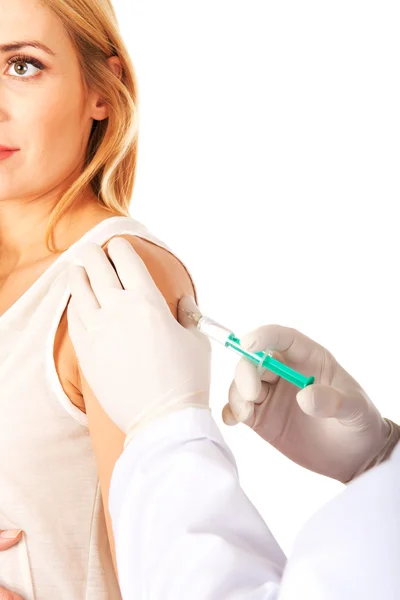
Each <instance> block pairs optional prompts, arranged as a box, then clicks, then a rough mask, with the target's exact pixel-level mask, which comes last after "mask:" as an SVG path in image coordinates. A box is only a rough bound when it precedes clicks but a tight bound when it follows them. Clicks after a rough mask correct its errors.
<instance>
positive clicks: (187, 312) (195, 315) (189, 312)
mask: <svg viewBox="0 0 400 600" xmlns="http://www.w3.org/2000/svg"><path fill="white" fill-rule="evenodd" d="M168 304H170V305H171V306H175V308H177V309H178V310H181V311H182V312H184V313H185V315H186V316H187V317H189V319H192V321H194V322H195V323H196V325H197V323H198V322H199V321H200V319H201V317H202V315H201V313H195V312H193V311H192V310H187V309H186V308H182V307H180V306H178V305H177V304H173V302H168Z"/></svg>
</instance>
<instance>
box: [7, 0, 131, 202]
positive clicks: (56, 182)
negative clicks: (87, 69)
mask: <svg viewBox="0 0 400 600" xmlns="http://www.w3.org/2000/svg"><path fill="white" fill-rule="evenodd" d="M25 40H31V41H32V40H36V41H38V42H41V43H43V44H45V45H46V46H47V47H48V48H49V49H50V51H51V53H47V52H46V51H45V50H44V49H39V48H32V47H29V46H26V47H23V48H20V49H18V50H6V51H5V49H4V46H6V45H7V44H11V43H12V42H20V41H25ZM19 55H27V56H29V57H30V59H29V61H28V60H26V59H25V58H19V59H18V56H19ZM15 60H16V61H17V62H15V63H13V62H11V63H10V64H8V62H9V61H15ZM109 61H112V62H110V66H111V68H113V67H115V70H118V69H119V67H118V66H117V65H116V63H118V59H116V58H114V57H113V59H109ZM107 116H108V112H107V107H106V106H105V105H104V104H103V103H102V102H101V98H100V97H99V95H98V94H96V93H90V95H89V96H85V95H84V90H83V86H82V83H81V77H80V71H79V65H78V60H77V56H76V54H75V50H74V48H73V46H72V43H71V41H70V40H69V38H68V35H67V34H66V32H65V30H64V28H63V25H62V24H61V22H60V21H59V20H58V18H57V17H56V16H55V15H54V14H53V13H52V12H51V11H50V10H49V9H47V8H44V7H43V6H41V5H40V4H39V2H38V1H37V0H0V146H1V145H3V146H8V147H12V148H19V152H16V153H15V154H13V155H12V156H11V157H9V158H7V159H6V160H0V205H1V204H2V203H4V202H10V201H16V200H17V201H20V202H23V203H24V204H25V202H27V201H34V200H37V199H38V198H47V199H48V200H49V203H51V199H52V198H54V197H55V196H56V195H57V194H60V193H62V192H63V191H64V190H65V189H67V188H68V187H69V185H70V183H71V182H72V181H74V180H75V179H76V178H77V177H78V175H79V173H80V172H81V170H82V165H83V161H84V157H85V151H86V146H87V143H88V139H89V135H90V131H91V127H92V123H93V119H96V120H102V119H104V118H106V117H107Z"/></svg>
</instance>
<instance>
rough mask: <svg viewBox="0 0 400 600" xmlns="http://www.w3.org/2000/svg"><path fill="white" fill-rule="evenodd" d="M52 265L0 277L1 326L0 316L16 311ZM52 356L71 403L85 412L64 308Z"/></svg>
mask: <svg viewBox="0 0 400 600" xmlns="http://www.w3.org/2000/svg"><path fill="white" fill-rule="evenodd" d="M53 260H54V257H53ZM51 262H52V261H50V263H49V261H45V262H44V264H42V265H40V266H39V267H36V268H32V269H25V270H24V271H23V272H21V273H18V274H13V275H12V276H8V277H4V276H1V275H0V323H1V319H2V316H3V315H6V313H8V311H10V310H14V308H17V306H16V305H17V304H18V303H19V302H20V301H21V299H22V298H23V297H24V296H25V295H26V294H29V293H30V290H31V287H32V286H33V285H34V284H35V282H36V281H37V279H38V278H39V277H40V276H41V275H42V274H43V273H44V271H45V270H46V268H47V267H48V266H49V264H51ZM33 351H34V349H33V348H32V352H33ZM53 357H54V365H55V368H56V371H57V375H58V378H59V381H60V383H61V386H62V388H63V390H64V392H65V394H66V395H67V397H68V398H69V400H70V401H71V402H72V404H74V405H75V406H77V407H78V408H79V409H80V410H82V411H83V412H86V411H85V406H84V402H83V397H82V394H81V392H80V380H79V371H78V362H77V358H76V354H75V351H74V348H73V345H72V342H71V339H70V336H69V333H68V320H67V308H65V310H64V312H63V314H62V317H61V319H60V321H59V323H58V326H57V330H56V333H55V335H54V344H53Z"/></svg>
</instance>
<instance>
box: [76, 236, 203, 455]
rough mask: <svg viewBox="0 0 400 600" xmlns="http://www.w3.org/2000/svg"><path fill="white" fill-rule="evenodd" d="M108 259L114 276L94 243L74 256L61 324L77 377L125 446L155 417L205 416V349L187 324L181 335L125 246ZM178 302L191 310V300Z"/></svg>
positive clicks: (118, 241)
mask: <svg viewBox="0 0 400 600" xmlns="http://www.w3.org/2000/svg"><path fill="white" fill-rule="evenodd" d="M108 254H109V257H110V259H111V260H112V262H113V263H114V265H115V269H116V271H117V273H116V272H115V270H114V268H113V266H112V263H111V262H110V260H109V259H108V258H107V256H106V254H105V252H104V251H103V249H102V248H101V246H99V245H97V244H94V243H88V244H86V245H85V246H84V247H83V249H82V251H81V252H80V253H79V259H80V260H81V262H82V264H83V266H78V265H77V264H72V265H71V266H70V269H71V270H70V273H69V287H70V292H71V295H72V298H71V300H70V303H69V306H68V312H67V318H68V328H69V333H70V336H71V341H72V344H73V346H74V348H75V352H76V355H77V358H78V361H79V364H80V367H81V369H82V372H83V375H84V377H85V379H86V380H87V382H88V384H89V385H90V387H91V388H92V390H93V393H94V395H95V396H96V398H97V399H98V401H99V402H100V404H101V406H102V407H103V408H104V410H105V411H106V413H107V414H108V416H109V417H110V418H111V419H112V420H113V421H114V423H115V424H116V425H117V426H118V427H119V428H120V429H121V430H122V431H123V432H124V433H126V434H128V437H127V440H126V441H125V445H126V444H127V443H128V442H129V441H130V439H131V437H132V435H133V434H134V433H135V432H136V431H137V430H138V429H139V428H142V427H143V426H146V425H147V424H148V423H149V422H151V421H152V420H153V419H155V418H157V417H159V416H161V415H164V414H166V413H168V412H171V411H175V410H179V409H183V408H187V407H196V408H206V409H209V389H210V371H211V369H210V366H211V345H210V343H209V341H208V339H207V338H206V337H205V336H204V335H202V334H201V333H200V332H199V331H198V330H197V329H196V327H195V325H192V324H191V323H190V321H188V319H187V318H186V317H183V318H182V322H185V323H186V326H185V327H184V326H182V325H181V324H180V323H178V322H177V321H176V319H175V318H174V317H173V315H172V313H171V310H170V308H169V307H168V304H167V302H166V301H165V299H164V297H163V295H162V294H161V292H160V291H159V289H158V288H157V286H156V285H155V283H154V281H153V279H152V277H151V275H150V273H149V272H148V270H147V268H146V266H145V264H144V262H143V261H142V259H141V258H140V257H139V256H138V254H137V253H136V252H135V250H134V249H133V248H132V246H131V245H130V244H129V242H128V241H127V240H124V239H123V238H115V239H112V240H111V241H110V243H109V245H108ZM74 262H78V261H77V260H76V259H75V261H74ZM117 274H118V276H117ZM118 277H119V279H120V281H121V282H120V281H119V279H118ZM121 283H122V285H121ZM122 286H123V287H122ZM181 302H182V304H183V303H184V306H183V308H187V309H188V310H196V304H195V303H194V300H193V299H192V298H191V297H189V296H186V297H185V298H183V299H181ZM182 314H184V313H182ZM185 319H186V321H185Z"/></svg>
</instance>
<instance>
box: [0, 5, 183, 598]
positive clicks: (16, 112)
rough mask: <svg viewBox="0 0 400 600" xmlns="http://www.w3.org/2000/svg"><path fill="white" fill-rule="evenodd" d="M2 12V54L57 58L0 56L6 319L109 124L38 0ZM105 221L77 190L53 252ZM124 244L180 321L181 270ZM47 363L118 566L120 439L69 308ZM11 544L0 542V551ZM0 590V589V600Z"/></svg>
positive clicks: (87, 193)
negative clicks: (87, 461)
mask: <svg viewBox="0 0 400 600" xmlns="http://www.w3.org/2000/svg"><path fill="white" fill-rule="evenodd" d="M0 14H1V19H0V46H1V45H3V44H6V43H10V42H12V41H17V40H18V41H19V40H27V39H29V40H39V41H41V42H42V43H44V44H46V45H47V46H48V47H49V48H50V49H51V50H52V51H53V52H54V53H55V56H51V55H49V54H47V53H46V52H44V51H43V50H38V49H35V48H27V47H26V48H23V49H21V50H18V51H12V52H7V53H6V54H3V53H2V52H1V49H0V144H2V145H4V146H9V147H13V148H14V147H15V148H19V149H20V151H19V152H17V153H16V154H14V155H13V156H12V157H11V158H8V159H7V160H5V161H0V290H1V292H2V298H1V299H0V314H3V313H4V312H5V310H7V308H9V306H11V304H13V303H14V302H15V301H16V299H17V298H18V297H19V296H20V295H22V293H24V292H25V291H26V290H27V289H28V287H30V285H32V283H33V282H34V281H35V280H36V279H37V278H38V277H39V276H40V275H41V273H43V272H44V270H45V269H46V268H48V267H49V266H50V264H51V263H52V262H54V260H56V258H57V256H58V254H54V253H53V254H52V253H50V252H49V251H48V250H47V249H46V245H45V229H46V224H47V220H48V217H49V214H50V212H51V211H52V209H53V208H54V207H55V205H56V204H57V202H58V200H59V198H60V196H61V194H62V193H63V191H64V190H66V189H67V188H68V187H69V185H70V184H71V183H72V182H73V181H74V180H75V179H76V178H77V177H78V175H79V173H80V172H81V170H82V166H83V161H84V156H85V149H86V146H87V142H88V139H89V135H90V131H91V127H92V123H93V120H94V119H96V120H99V121H100V120H103V119H106V118H107V117H108V107H107V105H106V104H105V103H104V102H103V100H102V98H101V97H100V96H99V94H98V93H96V91H90V93H89V94H88V95H87V96H85V94H84V90H83V88H82V84H81V81H80V72H79V66H78V60H77V57H76V55H75V50H74V48H73V46H72V44H71V42H70V40H69V38H68V36H67V34H66V33H65V31H64V29H63V27H62V25H61V24H60V22H59V21H58V19H57V18H56V17H55V16H54V15H53V14H52V13H51V12H50V11H49V10H48V9H45V8H43V7H42V6H41V5H39V4H38V2H36V1H35V0H12V2H10V1H9V0H0ZM21 52H22V53H24V54H27V55H28V56H30V57H33V58H34V59H36V60H38V61H40V62H41V63H42V64H43V65H45V67H46V69H45V70H43V71H40V70H38V69H37V68H36V67H35V66H34V65H32V64H30V63H29V62H24V61H23V60H22V62H20V63H17V64H16V65H15V64H12V65H8V64H7V61H8V60H9V59H11V58H13V57H15V56H17V55H18V54H20V53H21ZM107 63H108V65H109V68H110V69H112V70H113V71H114V72H115V73H116V74H120V73H121V64H120V61H119V59H118V58H117V57H112V58H110V59H108V60H107ZM54 132H57V134H56V135H55V134H54ZM21 173H23V176H22V177H21ZM111 216H113V213H110V212H109V211H108V210H106V209H104V208H103V207H102V206H100V205H99V203H98V200H97V198H96V197H95V196H94V194H93V192H92V191H91V190H90V189H87V190H84V192H83V193H82V194H81V197H80V198H79V199H78V201H77V202H76V203H75V205H74V207H73V209H72V210H70V211H69V213H67V214H66V215H65V216H63V217H62V218H61V220H60V221H59V222H58V223H57V225H56V227H55V229H54V241H55V243H56V245H57V247H61V248H67V247H69V246H70V245H71V244H73V243H74V242H76V241H77V240H78V239H80V238H81V237H82V235H83V234H84V233H85V232H86V231H88V230H89V229H90V228H92V227H93V226H95V225H96V224H97V223H99V222H101V221H102V220H104V219H106V218H108V217H111ZM122 237H125V238H126V239H128V241H129V242H130V243H131V244H132V246H133V247H134V249H135V250H136V252H137V253H138V254H139V255H140V256H141V258H142V259H143V261H144V262H145V264H146V266H147V268H148V270H149V272H150V274H151V275H152V277H153V279H154V281H155V283H156V285H157V286H158V288H159V289H160V291H161V292H162V293H163V295H164V297H165V299H166V301H167V302H169V303H170V304H169V305H170V307H171V312H172V314H173V315H174V317H175V318H177V309H176V305H177V304H178V301H179V298H181V297H182V296H184V295H192V296H195V292H194V288H193V285H192V281H191V278H190V276H189V275H188V273H187V271H186V269H185V268H184V267H183V265H182V264H181V263H180V262H179V260H178V259H176V257H174V256H173V255H172V254H170V253H169V252H168V251H166V250H164V249H162V248H159V247H158V246H156V245H155V244H152V243H151V242H148V241H146V240H142V239H140V238H138V237H134V236H122ZM108 241H109V240H108ZM107 245H108V242H107V243H106V244H104V245H103V249H104V250H105V252H106V254H107ZM174 305H175V306H174ZM54 357H55V363H56V368H57V372H58V374H59V378H60V382H61V384H62V386H63V389H64V391H65V392H66V394H67V396H68V397H69V398H70V400H71V402H73V404H75V405H76V406H78V407H79V408H80V409H81V410H82V411H83V412H86V413H87V416H88V425H89V433H90V435H91V439H92V443H93V450H94V453H95V457H96V461H97V466H98V472H99V480H100V486H101V490H102V497H103V504H104V510H105V519H106V525H107V531H108V537H109V542H110V548H111V553H112V557H113V561H114V568H116V560H115V551H114V541H113V534H112V528H111V520H110V515H109V512H108V492H109V486H110V479H111V474H112V470H113V468H114V465H115V462H116V460H117V459H118V457H119V456H120V454H121V452H122V449H123V442H124V435H123V434H122V432H121V431H120V430H119V429H118V428H117V427H116V426H115V425H114V423H112V421H110V419H109V418H108V417H107V415H106V414H105V413H104V411H103V410H102V408H101V406H100V405H99V403H98V402H97V399H96V398H95V397H94V395H93V393H92V391H91V389H90V388H89V386H88V385H87V383H86V382H85V379H84V376H83V373H82V372H81V371H80V369H79V367H78V363H77V359H76V356H75V352H74V349H73V346H72V343H71V340H70V338H69V334H68V327H67V320H66V310H65V312H64V315H63V317H62V319H61V321H60V326H59V328H58V331H57V335H56V339H55V346H54ZM20 537H21V536H19V538H17V540H16V542H18V541H19V539H20ZM7 544H8V545H7ZM10 545H11V544H10V543H9V542H7V543H3V545H2V543H1V542H0V551H1V550H6V549H7V548H8V547H10ZM2 592H3V590H1V589H0V600H1V598H2V595H1V594H2ZM5 593H7V592H5ZM10 594H11V593H10ZM12 598H18V597H17V596H15V595H12V594H11V595H9V596H7V595H4V599H6V600H11V599H12Z"/></svg>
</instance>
